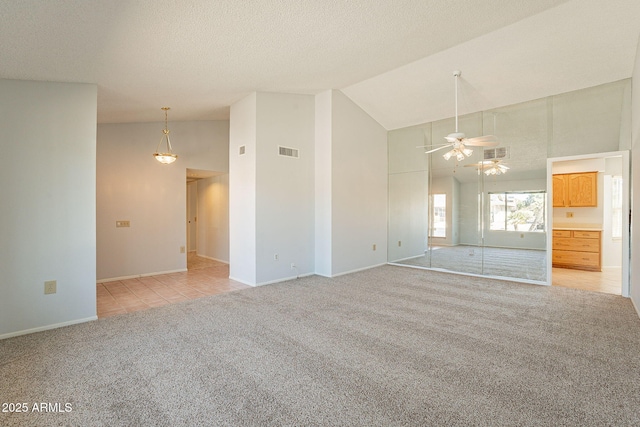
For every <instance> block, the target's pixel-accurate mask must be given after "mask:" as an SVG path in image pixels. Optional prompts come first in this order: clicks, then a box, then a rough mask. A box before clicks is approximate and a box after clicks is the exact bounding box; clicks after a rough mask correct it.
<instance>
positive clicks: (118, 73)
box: [0, 0, 640, 129]
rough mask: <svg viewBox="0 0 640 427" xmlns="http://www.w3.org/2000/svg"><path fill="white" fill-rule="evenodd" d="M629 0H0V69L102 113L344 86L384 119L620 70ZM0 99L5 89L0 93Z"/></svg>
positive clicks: (433, 116)
mask: <svg viewBox="0 0 640 427" xmlns="http://www.w3.org/2000/svg"><path fill="white" fill-rule="evenodd" d="M638 17H640V2H639V1H637V0H610V1H604V0H570V1H567V0H428V1H427V0H384V1H371V0H351V1H343V0H297V1H296V0H247V1H237V0H219V1H211V0H185V1H180V2H176V1H173V0H153V1H152V0H111V1H106V0H105V1H94V2H87V1H85V0H56V1H46V2H45V1H41V0H21V1H1V2H0V40H1V43H0V78H6V79H25V80H46V81H60V82H78V83H93V84H97V86H98V121H99V122H102V123H114V122H116V123H117V122H143V121H161V120H162V119H163V114H162V111H160V107H162V106H170V107H171V108H172V110H171V113H170V120H212V119H227V118H228V117H229V106H230V105H231V104H233V103H234V102H236V101H237V100H239V99H241V98H243V97H244V96H246V95H247V94H249V93H250V92H252V91H268V92H284V93H304V94H315V93H318V92H321V91H323V90H327V89H340V90H342V91H344V93H345V94H347V95H348V96H349V97H350V98H351V99H352V100H353V101H354V102H356V103H357V104H358V105H360V106H361V107H362V108H363V109H365V111H367V112H368V113H369V114H370V115H371V116H373V117H374V118H375V119H376V120H377V121H378V122H380V123H381V124H382V125H383V126H384V127H385V128H387V129H395V128H399V127H403V126H408V125H412V124H418V123H423V122H427V121H433V120H437V119H442V118H446V117H451V116H452V115H453V78H452V71H453V70H455V69H460V70H462V78H461V81H460V113H461V114H464V113H466V112H472V111H480V110H484V109H488V108H493V107H498V106H503V105H509V104H514V103H518V102H522V101H527V100H531V99H537V98H541V97H544V96H548V95H552V94H557V93H562V92H567V91H571V90H576V89H581V88H584V87H590V86H595V85H598V84H602V83H608V82H612V81H616V80H620V79H623V78H628V77H630V76H631V74H632V71H633V64H634V59H635V55H636V49H637V45H638V37H639V35H640V19H638ZM0 95H1V94H0Z"/></svg>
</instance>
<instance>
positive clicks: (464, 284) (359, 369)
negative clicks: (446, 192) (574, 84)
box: [0, 266, 640, 426]
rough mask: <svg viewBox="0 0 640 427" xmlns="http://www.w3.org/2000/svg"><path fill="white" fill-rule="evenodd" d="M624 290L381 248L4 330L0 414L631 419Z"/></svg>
mask: <svg viewBox="0 0 640 427" xmlns="http://www.w3.org/2000/svg"><path fill="white" fill-rule="evenodd" d="M639 354H640V319H639V318H638V316H637V314H636V313H635V311H634V309H633V307H632V305H631V303H630V301H629V300H628V299H624V298H622V297H620V296H614V295H605V294H596V293H590V292H584V291H577V290H571V289H563V288H555V287H553V288H552V287H544V286H536V285H526V284H520V283H512V282H505V281H493V280H488V279H479V278H470V277H463V276H459V275H451V274H446V273H438V272H430V271H424V270H417V269H410V268H402V267H394V266H384V267H380V268H375V269H371V270H367V271H363V272H360V273H356V274H350V275H346V276H341V277H337V278H334V279H328V278H322V277H316V276H313V277H307V278H303V279H298V280H294V281H290V282H286V283H281V284H276V285H269V286H263V287H259V288H252V289H247V290H243V291H237V292H233V293H229V294H224V295H219V296H212V297H206V298H201V299H197V300H191V301H186V302H184V303H179V304H175V305H171V306H164V307H160V308H155V309H150V310H147V311H144V312H139V313H132V314H126V315H121V316H116V317H112V318H108V319H104V320H98V321H95V322H91V323H85V324H81V325H75V326H70V327H65V328H60V329H57V330H52V331H46V332H41V333H36V334H32V335H28V336H22V337H16V338H11V339H7V340H3V341H0V396H1V397H2V399H1V400H2V402H24V403H27V405H28V407H29V408H31V405H33V404H34V403H37V402H59V403H60V404H61V405H64V404H66V403H68V404H69V405H70V407H71V411H70V412H57V413H38V412H32V411H28V412H27V413H2V412H0V425H3V426H13V425H28V426H50V425H79V426H120V425H122V426H125V425H126V426H144V425H166V426H193V425H215V426H220V425H222V426H225V425H227V426H245V425H252V426H269V425H273V426H284V425H301V426H332V425H340V426H400V425H408V426H429V425H436V426H444V425H446V426H451V425H461V426H462V425H464V426H468V425H491V426H495V425H518V426H523V425H549V426H552V425H553V426H557V425H572V426H588V425H597V426H603V425H615V426H620V425H639V424H640V410H639V408H640V357H638V355H639Z"/></svg>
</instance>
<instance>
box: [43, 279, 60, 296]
mask: <svg viewBox="0 0 640 427" xmlns="http://www.w3.org/2000/svg"><path fill="white" fill-rule="evenodd" d="M56 288H57V282H56V281H55V280H48V281H46V282H44V293H45V295H48V294H55V293H56V290H57V289H56Z"/></svg>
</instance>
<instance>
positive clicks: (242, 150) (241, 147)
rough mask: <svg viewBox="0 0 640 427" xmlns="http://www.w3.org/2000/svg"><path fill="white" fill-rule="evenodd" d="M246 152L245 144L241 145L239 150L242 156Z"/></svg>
mask: <svg viewBox="0 0 640 427" xmlns="http://www.w3.org/2000/svg"><path fill="white" fill-rule="evenodd" d="M244 152H245V146H244V145H241V146H240V150H239V153H240V155H241V156H242V155H243V154H244Z"/></svg>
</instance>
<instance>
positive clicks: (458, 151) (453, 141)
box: [420, 70, 498, 161]
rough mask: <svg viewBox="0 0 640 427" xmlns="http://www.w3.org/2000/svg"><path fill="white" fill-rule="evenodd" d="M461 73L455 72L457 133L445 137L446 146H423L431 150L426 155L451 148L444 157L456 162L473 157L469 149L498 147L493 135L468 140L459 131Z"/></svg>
mask: <svg viewBox="0 0 640 427" xmlns="http://www.w3.org/2000/svg"><path fill="white" fill-rule="evenodd" d="M460 74H461V72H460V71H458V70H456V71H454V72H453V76H454V81H455V100H456V131H455V132H454V133H450V134H449V135H447V136H445V137H444V139H446V140H447V143H446V144H439V145H431V146H423V147H420V148H430V149H429V150H427V151H425V153H426V154H430V153H434V152H436V151H439V150H442V149H444V148H450V150H449V151H447V152H446V153H444V154H443V155H442V157H444V158H445V160H449V159H450V158H451V157H455V158H456V160H458V161H462V160H464V159H465V157H469V156H471V154H472V153H473V150H472V149H470V148H468V147H495V146H496V145H498V139H497V138H496V137H495V136H493V135H485V136H478V137H475V138H467V137H466V136H465V134H464V133H462V132H460V131H458V78H459V77H460Z"/></svg>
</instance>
